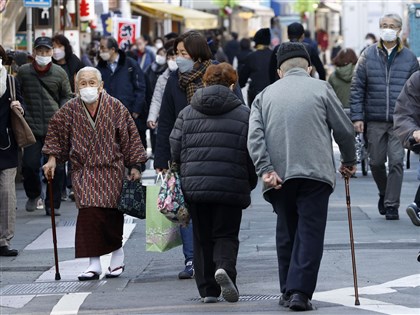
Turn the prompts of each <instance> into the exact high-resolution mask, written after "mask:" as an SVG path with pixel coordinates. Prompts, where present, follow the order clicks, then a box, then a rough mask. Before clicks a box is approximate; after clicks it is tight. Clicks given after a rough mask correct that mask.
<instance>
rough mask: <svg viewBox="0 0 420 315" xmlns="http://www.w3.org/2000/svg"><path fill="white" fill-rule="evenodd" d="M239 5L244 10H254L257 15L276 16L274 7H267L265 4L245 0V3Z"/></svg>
mask: <svg viewBox="0 0 420 315" xmlns="http://www.w3.org/2000/svg"><path fill="white" fill-rule="evenodd" d="M238 7H239V8H240V9H241V10H243V11H250V12H252V13H253V14H254V15H255V16H268V17H273V16H274V11H273V9H271V8H269V7H265V6H263V5H259V4H254V3H251V2H245V3H241V4H240V5H239V6H238Z"/></svg>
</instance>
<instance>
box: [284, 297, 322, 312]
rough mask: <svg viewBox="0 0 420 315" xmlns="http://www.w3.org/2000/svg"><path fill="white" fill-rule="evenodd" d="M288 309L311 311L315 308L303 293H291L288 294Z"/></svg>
mask: <svg viewBox="0 0 420 315" xmlns="http://www.w3.org/2000/svg"><path fill="white" fill-rule="evenodd" d="M289 309H291V310H293V311H298V312H302V311H312V310H315V309H316V308H315V307H314V306H313V305H312V303H311V301H309V299H308V298H307V297H306V296H305V295H304V294H303V293H299V292H297V293H293V294H292V295H291V296H290V302H289Z"/></svg>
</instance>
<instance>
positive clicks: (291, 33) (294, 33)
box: [287, 22, 305, 39]
mask: <svg viewBox="0 0 420 315" xmlns="http://www.w3.org/2000/svg"><path fill="white" fill-rule="evenodd" d="M304 33H305V30H304V28H303V26H302V24H300V23H298V22H294V23H292V24H290V25H289V26H288V27H287V36H288V37H289V39H292V38H293V39H295V38H300V37H301V36H302V35H303V34H304Z"/></svg>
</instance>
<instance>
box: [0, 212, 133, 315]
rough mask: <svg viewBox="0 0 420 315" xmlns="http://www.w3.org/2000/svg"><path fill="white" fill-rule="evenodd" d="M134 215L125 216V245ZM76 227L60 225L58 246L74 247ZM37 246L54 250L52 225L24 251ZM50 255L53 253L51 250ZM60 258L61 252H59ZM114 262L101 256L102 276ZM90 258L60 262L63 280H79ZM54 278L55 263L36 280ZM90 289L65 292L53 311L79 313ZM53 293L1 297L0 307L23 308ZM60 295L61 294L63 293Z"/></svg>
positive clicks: (131, 229) (109, 256)
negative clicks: (78, 276)
mask: <svg viewBox="0 0 420 315" xmlns="http://www.w3.org/2000/svg"><path fill="white" fill-rule="evenodd" d="M133 222H134V220H133V217H130V216H125V220H124V232H123V241H122V243H123V246H124V244H125V243H126V242H127V240H128V239H129V238H130V235H131V233H132V232H133V230H134V228H135V226H136V223H133ZM75 229H76V227H75V226H72V227H57V247H58V249H60V248H72V247H74V235H75ZM37 249H53V242H52V231H51V228H50V229H47V230H46V231H44V233H42V234H41V235H40V236H39V237H38V238H37V239H35V240H34V241H33V242H32V243H31V244H29V245H28V246H27V247H25V249H24V250H37ZM51 255H53V253H52V252H51ZM58 258H59V260H60V252H59V253H58ZM110 261H111V254H108V255H104V256H102V257H101V266H102V271H103V272H102V275H101V278H103V277H104V276H105V271H106V270H107V269H108V267H109V264H110ZM88 263H89V260H88V258H82V259H73V260H67V261H59V269H60V270H59V271H60V276H61V280H63V281H77V275H78V274H79V273H80V272H82V271H83V270H84V268H86V267H87V266H88ZM54 279H55V266H53V267H51V268H50V269H49V270H47V271H45V272H44V273H43V274H42V275H41V276H40V277H39V278H38V279H36V280H35V282H48V281H53V280H54ZM89 294H91V292H82V293H69V294H65V295H64V296H63V297H62V298H61V299H60V300H59V301H58V303H57V304H56V305H55V306H54V308H53V310H52V312H51V314H52V315H58V314H77V313H78V311H79V308H80V306H81V305H82V303H83V302H84V300H85V299H86V298H87V296H88V295H89ZM46 295H51V294H37V295H22V296H21V295H16V296H2V297H1V299H0V306H1V307H13V308H22V307H24V306H25V305H26V304H27V303H29V302H30V301H31V300H32V299H33V298H35V297H37V296H46ZM60 295H61V293H60Z"/></svg>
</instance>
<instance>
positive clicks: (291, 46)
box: [277, 42, 311, 69]
mask: <svg viewBox="0 0 420 315" xmlns="http://www.w3.org/2000/svg"><path fill="white" fill-rule="evenodd" d="M299 57H300V58H305V59H306V60H307V61H308V65H309V66H310V65H311V58H310V57H309V54H308V51H307V50H306V48H305V45H303V44H302V43H299V42H286V43H282V44H281V45H280V46H279V50H278V51H277V69H278V68H280V66H281V64H282V63H283V62H285V61H286V60H288V59H292V58H299Z"/></svg>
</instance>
